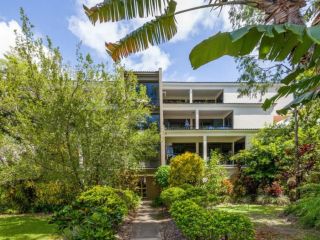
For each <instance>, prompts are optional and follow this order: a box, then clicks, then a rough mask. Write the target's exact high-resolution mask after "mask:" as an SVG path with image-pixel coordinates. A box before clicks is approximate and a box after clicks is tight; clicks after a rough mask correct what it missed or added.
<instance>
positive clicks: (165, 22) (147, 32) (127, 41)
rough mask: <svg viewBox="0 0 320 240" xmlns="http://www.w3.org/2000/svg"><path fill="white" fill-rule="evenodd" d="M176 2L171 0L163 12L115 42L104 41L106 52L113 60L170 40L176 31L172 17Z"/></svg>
mask: <svg viewBox="0 0 320 240" xmlns="http://www.w3.org/2000/svg"><path fill="white" fill-rule="evenodd" d="M176 5H177V3H176V2H175V1H173V0H171V1H170V2H169V5H168V7H167V9H166V11H165V13H164V14H163V15H161V16H159V17H156V18H155V19H154V20H152V21H150V22H147V23H145V24H144V25H142V26H141V27H140V28H138V29H136V30H135V31H133V32H132V33H130V34H128V35H127V36H125V37H124V38H122V39H121V40H120V41H119V42H116V43H106V48H107V52H108V54H109V55H110V56H111V57H112V59H113V60H114V61H117V60H119V59H121V58H123V57H127V56H128V55H129V54H131V53H136V52H139V51H143V50H145V49H147V48H148V47H149V46H150V45H158V44H160V43H163V42H166V41H168V40H170V39H171V38H172V37H173V36H174V35H175V34H176V33H177V25H176V20H175V17H174V12H175V10H176Z"/></svg>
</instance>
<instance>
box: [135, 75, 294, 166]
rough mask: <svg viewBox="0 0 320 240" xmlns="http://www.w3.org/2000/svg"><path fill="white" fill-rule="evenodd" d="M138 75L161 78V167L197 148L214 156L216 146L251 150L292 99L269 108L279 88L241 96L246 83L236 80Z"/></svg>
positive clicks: (225, 149)
mask: <svg viewBox="0 0 320 240" xmlns="http://www.w3.org/2000/svg"><path fill="white" fill-rule="evenodd" d="M137 76H138V79H139V80H140V79H141V78H144V79H148V76H150V79H151V77H152V79H153V80H150V81H158V82H159V107H158V114H159V125H160V135H161V154H160V155H161V161H160V162H161V165H165V164H167V163H168V160H169V159H170V157H172V156H174V155H176V154H180V153H182V152H184V151H191V152H196V153H198V154H199V155H201V156H202V157H203V159H204V160H208V158H209V157H210V156H209V155H210V151H211V150H214V149H219V150H221V151H222V152H223V153H224V154H227V155H232V154H234V153H236V152H237V151H239V150H241V149H244V148H247V147H248V146H249V145H250V140H251V138H252V136H253V135H254V134H255V133H257V131H258V130H259V129H261V128H263V127H264V126H266V125H268V124H272V123H273V122H274V119H275V117H276V116H277V113H276V110H278V109H280V108H282V107H283V106H284V105H286V104H287V103H288V102H289V101H290V100H291V98H286V99H281V100H280V101H279V102H277V103H276V104H275V105H274V106H273V107H272V108H271V109H269V110H267V111H264V110H262V108H261V106H262V103H263V101H264V99H265V98H267V97H271V96H273V95H274V94H275V93H276V91H277V87H278V86H275V87H272V88H270V89H269V91H268V93H267V94H266V95H264V96H263V97H262V98H261V97H260V96H257V97H242V98H239V97H238V88H239V87H240V85H239V83H235V82H183V81H181V82H167V81H162V72H161V69H160V70H159V71H157V72H137ZM157 78H158V79H157ZM226 165H231V166H232V163H231V162H226Z"/></svg>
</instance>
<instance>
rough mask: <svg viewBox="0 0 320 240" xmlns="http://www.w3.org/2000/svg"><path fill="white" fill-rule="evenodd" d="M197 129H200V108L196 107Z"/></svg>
mask: <svg viewBox="0 0 320 240" xmlns="http://www.w3.org/2000/svg"><path fill="white" fill-rule="evenodd" d="M196 129H199V109H196Z"/></svg>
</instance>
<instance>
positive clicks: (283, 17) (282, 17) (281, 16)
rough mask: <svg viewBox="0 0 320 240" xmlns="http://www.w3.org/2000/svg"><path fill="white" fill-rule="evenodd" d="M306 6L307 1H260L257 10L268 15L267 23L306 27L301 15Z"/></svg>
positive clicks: (257, 3)
mask: <svg viewBox="0 0 320 240" xmlns="http://www.w3.org/2000/svg"><path fill="white" fill-rule="evenodd" d="M304 6H306V1H305V0H258V1H257V2H256V8H258V9H259V10H260V11H262V12H264V13H265V14H266V18H265V21H266V23H273V24H283V23H294V24H299V25H304V20H303V17H302V16H301V14H300V10H301V8H303V7H304Z"/></svg>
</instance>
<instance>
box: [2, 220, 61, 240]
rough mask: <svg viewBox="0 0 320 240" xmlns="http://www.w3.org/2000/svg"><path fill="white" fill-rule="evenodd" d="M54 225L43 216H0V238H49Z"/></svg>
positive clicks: (12, 239)
mask: <svg viewBox="0 0 320 240" xmlns="http://www.w3.org/2000/svg"><path fill="white" fill-rule="evenodd" d="M54 232H55V226H54V225H51V224H48V218H47V217H43V216H41V217H40V216H1V217H0V240H7V239H8V240H9V239H10V240H31V239H32V240H40V239H41V240H49V239H50V240H51V239H54V236H53V234H54Z"/></svg>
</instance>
